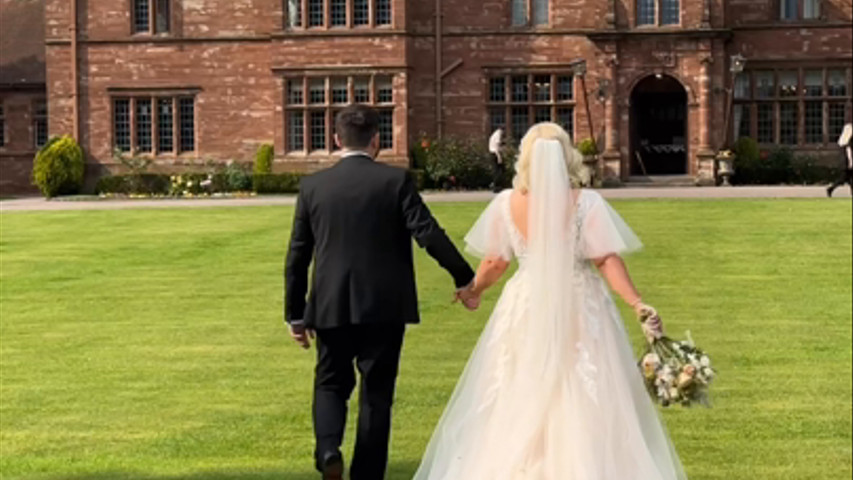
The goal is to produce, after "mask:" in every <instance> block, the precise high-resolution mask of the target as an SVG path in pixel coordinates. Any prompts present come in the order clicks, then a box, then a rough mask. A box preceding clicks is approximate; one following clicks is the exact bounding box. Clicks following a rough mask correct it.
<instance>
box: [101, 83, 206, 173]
mask: <svg viewBox="0 0 853 480" xmlns="http://www.w3.org/2000/svg"><path fill="white" fill-rule="evenodd" d="M108 91H109V102H110V147H111V148H112V149H113V150H117V151H121V152H122V153H123V154H128V155H136V156H143V157H150V158H178V157H190V158H196V157H197V156H198V152H199V145H198V126H199V121H198V93H199V91H200V89H197V88H193V89H182V90H156V89H154V90H145V89H121V88H115V89H108ZM187 99H192V104H193V117H192V119H191V121H192V125H189V128H191V129H192V149H189V148H187V147H186V146H185V144H184V143H183V142H182V140H183V136H184V134H183V133H182V130H183V128H184V127H186V126H187V125H186V124H185V123H184V122H183V121H182V118H181V110H180V106H181V102H182V101H185V100H187ZM119 100H126V101H128V119H127V125H128V128H129V139H128V141H129V148H128V149H126V150H125V149H121V147H120V146H119V145H118V144H117V137H118V135H117V133H116V131H117V126H118V125H117V121H116V102H117V101H119ZM146 100H147V101H150V102H151V122H150V128H151V150H150V151H140V150H139V149H138V139H137V118H136V115H137V102H138V101H146ZM162 100H171V101H172V126H171V132H170V133H171V141H172V148H171V150H163V149H161V142H160V119H159V105H160V102H161V101H162Z"/></svg>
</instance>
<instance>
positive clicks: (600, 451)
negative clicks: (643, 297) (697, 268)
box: [414, 268, 687, 480]
mask: <svg viewBox="0 0 853 480" xmlns="http://www.w3.org/2000/svg"><path fill="white" fill-rule="evenodd" d="M578 273H579V277H580V278H579V280H578V282H577V289H579V291H580V292H581V295H579V297H578V298H579V301H580V303H581V305H582V308H581V309H580V316H579V317H578V319H577V322H576V323H578V325H573V326H572V329H571V331H570V332H568V333H567V336H566V339H567V340H568V341H565V342H564V343H566V344H565V345H560V348H559V356H560V358H559V359H557V360H558V361H556V362H547V365H551V366H550V367H545V368H544V369H543V365H530V364H525V363H531V362H528V361H526V359H533V358H539V357H538V356H537V355H526V354H525V352H524V351H523V350H524V349H529V348H533V347H531V345H530V344H529V343H527V342H525V341H524V338H525V326H526V323H527V322H526V321H525V320H526V318H527V316H528V312H529V310H530V308H529V303H528V301H527V299H528V297H529V293H530V292H529V287H528V284H529V282H527V281H526V278H525V275H524V272H523V269H522V270H520V271H519V272H518V273H517V274H516V275H515V276H514V277H513V278H512V279H510V281H509V282H508V283H507V286H506V287H505V289H504V292H503V294H502V295H501V298H500V300H499V301H498V305H497V307H496V308H495V311H494V312H493V314H492V316H491V319H490V320H489V323H488V325H487V326H486V328H485V330H484V331H483V333H482V335H481V337H480V340H479V342H478V344H477V346H476V348H475V349H474V352H473V353H472V355H471V358H470V359H469V361H468V365H467V366H466V368H465V371H464V373H463V374H462V377H461V378H460V380H459V383H458V384H457V386H456V390H455V391H454V393H453V396H452V397H451V400H450V402H449V404H448V405H447V408H446V410H445V412H444V415H443V416H442V418H441V420H440V421H439V423H438V426H437V428H436V430H435V432H434V434H433V437H432V440H431V441H430V444H429V446H428V448H427V451H426V453H425V455H424V458H423V460H422V463H421V466H420V468H419V470H418V472H417V473H416V474H415V477H414V478H415V480H681V479H686V478H687V477H686V475H685V473H684V470H683V468H682V466H681V463H680V461H679V459H678V456H677V454H676V452H675V449H674V448H673V446H672V443H671V442H670V440H669V437H668V435H667V433H666V430H665V428H664V426H663V423H662V422H661V419H660V417H659V414H658V412H657V410H656V407H655V406H654V404H653V403H652V402H651V400H650V399H649V397H648V393H647V392H646V390H645V387H644V386H643V383H642V379H641V377H640V374H639V372H638V370H637V367H636V360H635V359H634V355H633V352H632V349H631V345H630V343H629V340H628V336H627V334H626V332H625V329H624V326H623V325H622V320H621V318H620V314H619V311H618V310H617V308H616V306H615V305H614V303H613V301H612V299H611V297H610V293H609V291H608V290H607V287H606V285H605V284H604V282H603V280H602V279H601V278H600V277H599V276H598V275H597V274H596V273H595V272H594V271H593V270H591V268H587V269H583V271H581V272H578Z"/></svg>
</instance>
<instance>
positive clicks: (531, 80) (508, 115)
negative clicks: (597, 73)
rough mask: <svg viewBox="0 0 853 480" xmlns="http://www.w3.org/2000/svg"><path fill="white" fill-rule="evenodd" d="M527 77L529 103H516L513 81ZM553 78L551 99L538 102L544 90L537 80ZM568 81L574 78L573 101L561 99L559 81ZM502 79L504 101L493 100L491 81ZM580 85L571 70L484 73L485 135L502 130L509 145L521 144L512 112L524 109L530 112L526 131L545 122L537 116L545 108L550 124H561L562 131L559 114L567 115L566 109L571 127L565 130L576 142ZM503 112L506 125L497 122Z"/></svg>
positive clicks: (492, 71)
mask: <svg viewBox="0 0 853 480" xmlns="http://www.w3.org/2000/svg"><path fill="white" fill-rule="evenodd" d="M524 76H526V77H527V100H526V101H516V100H514V99H513V78H519V77H524ZM545 76H548V77H550V86H549V97H548V100H537V98H536V94H537V90H538V91H539V92H541V91H542V89H537V87H536V79H537V77H545ZM566 77H567V78H569V79H571V83H572V85H571V98H569V99H561V98H559V88H558V85H559V79H560V78H566ZM500 78H502V79H503V83H504V97H503V98H504V100H502V101H501V100H497V101H496V100H494V99H493V98H492V93H493V92H492V80H497V79H500ZM578 85H579V82H577V79H576V78H575V75H574V73H573V72H572V70H571V68H552V69H500V68H499V69H491V68H487V69H486V70H485V88H484V90H485V92H484V96H483V101H484V104H485V106H486V115H485V118H486V122H485V133H486V135H487V136H488V135H490V134H491V133H492V132H493V131H494V130H495V129H496V128H502V129H503V131H504V132H505V136H506V138H507V139H509V141H510V142H516V143H517V142H520V141H521V138H515V137H517V136H519V135H518V132H514V131H513V128H512V127H513V123H512V122H513V112H514V111H516V112H518V111H520V110H521V109H525V108H526V109H527V125H526V128H525V131H526V129H529V128H530V127H532V126H533V125H534V124H536V123H537V122H538V121H544V119H540V118H539V117H537V113H541V112H542V111H544V109H545V108H548V109H550V118H549V121H552V122H554V123H557V124H560V125H561V126H563V128H566V125H564V122H561V121H560V113H561V111H562V112H563V113H565V111H566V110H569V111H570V115H571V117H570V122H571V128H570V129H566V130H567V133H568V134H569V137H570V138H572V139H574V138H575V132H576V127H577V114H578V101H577V90H578V88H580V87H579V86H578ZM498 112H500V115H501V116H502V117H503V119H504V120H503V122H495V121H494V120H495V117H496V114H497V113H498Z"/></svg>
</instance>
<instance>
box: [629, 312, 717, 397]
mask: <svg viewBox="0 0 853 480" xmlns="http://www.w3.org/2000/svg"><path fill="white" fill-rule="evenodd" d="M652 316H657V313H656V312H654V311H650V312H648V313H644V318H641V319H640V321H641V322H644V323H645V322H646V321H648V320H649V319H650V318H652ZM640 370H641V371H642V374H643V379H644V380H645V384H646V388H647V389H648V391H649V394H650V395H651V396H652V398H653V399H654V400H655V401H657V402H659V403H660V404H661V405H663V406H664V407H668V406H670V405H672V404H676V403H680V404H681V405H682V406H685V407H689V406H691V405H693V404H696V403H698V404H701V405H704V406H706V407H710V406H711V402H710V399H709V397H708V388H709V386H710V385H711V382H712V381H713V380H714V377H715V376H716V372H714V369H713V368H711V358H710V357H709V356H708V355H707V354H706V353H705V352H703V351H702V350H701V349H700V348H698V347H697V346H696V344H694V343H693V339H692V338H691V337H690V332H688V333H687V340H686V341H680V342H679V341H675V340H673V339H671V338H669V337H665V336H661V337H658V338H651V339H650V340H649V343H648V346H647V347H646V352H645V354H644V355H643V357H642V359H641V360H640Z"/></svg>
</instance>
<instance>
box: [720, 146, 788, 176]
mask: <svg viewBox="0 0 853 480" xmlns="http://www.w3.org/2000/svg"><path fill="white" fill-rule="evenodd" d="M734 153H735V161H734V168H735V174H734V177H733V178H732V181H733V182H734V183H735V184H739V185H778V184H783V183H788V182H790V181H792V180H793V164H794V153H793V151H792V150H791V149H790V148H787V147H778V148H776V149H774V150H773V151H770V152H762V151H761V150H759V148H758V144H757V143H756V142H755V140H753V139H751V138H747V137H743V138H741V139H739V140H738V141H737V143H736V144H735V148H734Z"/></svg>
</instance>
